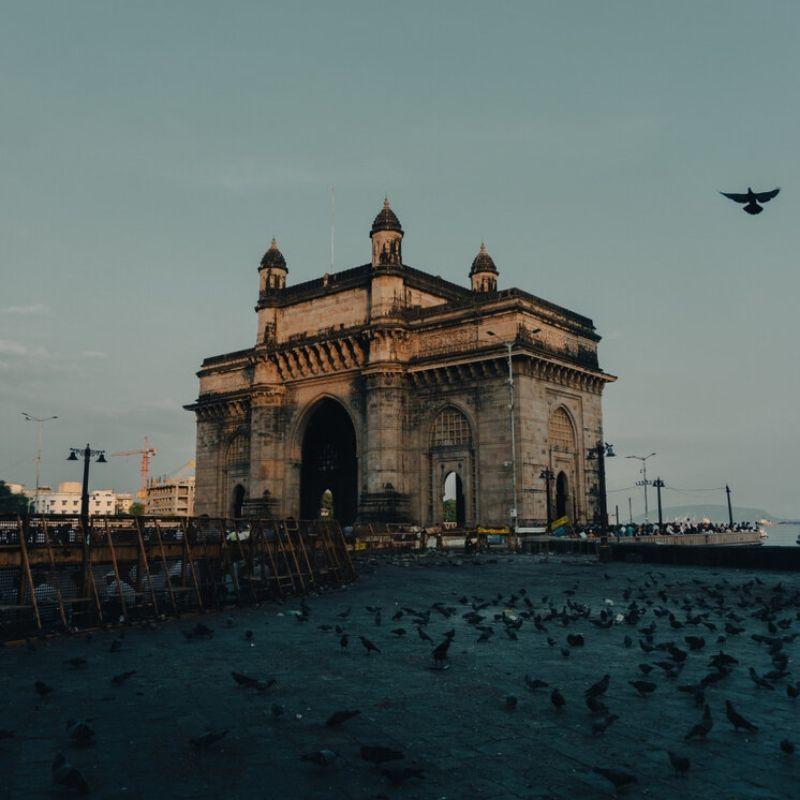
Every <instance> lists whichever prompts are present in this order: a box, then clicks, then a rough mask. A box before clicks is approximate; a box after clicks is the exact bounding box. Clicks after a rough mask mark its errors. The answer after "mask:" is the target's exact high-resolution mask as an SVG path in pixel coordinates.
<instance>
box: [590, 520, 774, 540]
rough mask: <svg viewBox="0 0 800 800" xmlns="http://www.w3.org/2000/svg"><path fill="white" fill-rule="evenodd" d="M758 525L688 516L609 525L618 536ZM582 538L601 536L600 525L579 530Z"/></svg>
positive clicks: (749, 529)
mask: <svg viewBox="0 0 800 800" xmlns="http://www.w3.org/2000/svg"><path fill="white" fill-rule="evenodd" d="M757 530H758V526H757V525H756V524H754V523H752V522H735V523H734V524H733V526H731V525H729V524H728V523H727V522H724V523H723V522H710V521H709V520H702V521H700V522H698V521H697V520H694V519H691V518H689V517H687V518H686V519H681V520H670V521H669V522H665V523H663V525H659V524H658V523H657V522H642V523H638V524H634V523H632V522H631V523H626V524H621V525H609V526H608V535H609V536H616V537H618V538H625V537H633V536H684V535H686V534H690V533H701V534H709V533H712V534H713V533H732V532H733V533H741V532H753V531H757ZM577 533H578V535H579V536H581V538H591V537H596V536H600V534H601V531H600V526H599V525H592V526H589V527H587V528H584V529H582V530H579V531H577Z"/></svg>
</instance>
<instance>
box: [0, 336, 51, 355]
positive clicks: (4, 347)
mask: <svg viewBox="0 0 800 800" xmlns="http://www.w3.org/2000/svg"><path fill="white" fill-rule="evenodd" d="M0 355H5V356H18V357H21V358H28V359H39V360H43V359H48V358H50V353H49V352H48V351H47V350H45V348H44V347H39V346H34V347H30V346H28V345H27V344H25V343H24V342H18V341H16V340H15V339H0Z"/></svg>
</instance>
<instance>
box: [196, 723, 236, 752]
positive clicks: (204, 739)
mask: <svg viewBox="0 0 800 800" xmlns="http://www.w3.org/2000/svg"><path fill="white" fill-rule="evenodd" d="M227 735H228V729H227V728H226V729H225V730H221V731H209V732H208V733H204V734H203V735H202V736H198V737H197V738H195V739H189V744H190V745H191V746H192V747H194V748H195V750H207V749H208V748H209V747H211V745H212V744H216V743H217V742H220V741H222V740H223V739H224V738H225V737H226V736H227Z"/></svg>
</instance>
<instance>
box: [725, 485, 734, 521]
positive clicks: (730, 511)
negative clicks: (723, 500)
mask: <svg viewBox="0 0 800 800" xmlns="http://www.w3.org/2000/svg"><path fill="white" fill-rule="evenodd" d="M725 494H726V495H728V524H729V525H730V527H731V528H733V506H731V487H730V486H728V484H727V483H726V484H725Z"/></svg>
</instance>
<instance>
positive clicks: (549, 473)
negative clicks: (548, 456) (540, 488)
mask: <svg viewBox="0 0 800 800" xmlns="http://www.w3.org/2000/svg"><path fill="white" fill-rule="evenodd" d="M539 477H540V478H541V479H542V480H544V488H545V494H546V497H547V500H546V502H547V528H546V531H547V533H550V526H551V525H552V524H553V511H552V508H553V505H552V502H551V500H550V481H552V480H553V478H555V474H554V473H553V470H551V469H550V468H549V467H545V469H543V470H542V471H541V472H540V473H539Z"/></svg>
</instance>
